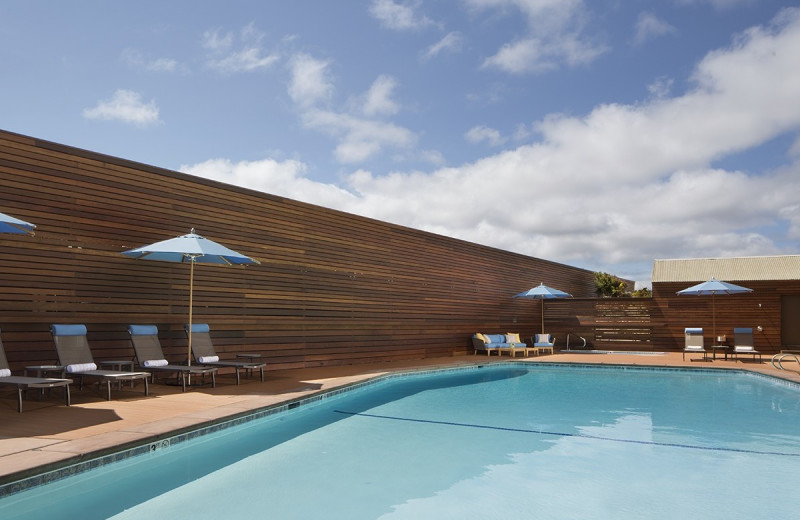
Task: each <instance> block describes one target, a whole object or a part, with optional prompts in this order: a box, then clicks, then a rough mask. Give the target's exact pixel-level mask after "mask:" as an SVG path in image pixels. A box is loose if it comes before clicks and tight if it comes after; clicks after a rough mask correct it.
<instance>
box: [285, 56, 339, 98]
mask: <svg viewBox="0 0 800 520" xmlns="http://www.w3.org/2000/svg"><path fill="white" fill-rule="evenodd" d="M289 67H290V69H291V78H290V80H289V96H290V97H291V98H292V100H293V101H294V102H295V103H297V104H298V105H300V107H303V108H305V107H310V106H313V105H315V104H317V103H320V102H324V101H327V100H328V99H330V97H331V95H332V94H333V90H334V87H333V83H332V81H331V79H330V70H329V67H330V63H329V62H327V61H325V60H318V59H316V58H314V57H313V56H310V55H308V54H298V55H296V56H294V57H293V58H292V59H291V61H290V63H289Z"/></svg>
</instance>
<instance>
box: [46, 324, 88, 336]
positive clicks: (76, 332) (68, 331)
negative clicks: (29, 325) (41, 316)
mask: <svg viewBox="0 0 800 520" xmlns="http://www.w3.org/2000/svg"><path fill="white" fill-rule="evenodd" d="M50 330H51V331H52V333H53V336H85V335H86V325H52V326H51V327H50Z"/></svg>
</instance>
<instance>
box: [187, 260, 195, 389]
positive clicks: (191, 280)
mask: <svg viewBox="0 0 800 520" xmlns="http://www.w3.org/2000/svg"><path fill="white" fill-rule="evenodd" d="M189 263H190V267H189V359H188V364H189V366H192V301H193V300H194V257H193V256H192V257H191V261H190V262H189ZM189 377H191V376H189ZM190 383H191V381H190Z"/></svg>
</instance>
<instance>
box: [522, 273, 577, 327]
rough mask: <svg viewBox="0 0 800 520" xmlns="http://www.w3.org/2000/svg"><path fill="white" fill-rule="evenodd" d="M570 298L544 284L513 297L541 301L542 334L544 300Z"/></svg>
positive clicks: (567, 294) (568, 295)
mask: <svg viewBox="0 0 800 520" xmlns="http://www.w3.org/2000/svg"><path fill="white" fill-rule="evenodd" d="M570 297H572V295H571V294H569V293H565V292H564V291H559V290H558V289H553V288H552V287H548V286H546V285H545V284H544V283H541V284H539V285H538V286H536V287H534V288H533V289H529V290H527V291H525V292H521V293H519V294H515V295H514V298H530V299H532V300H542V334H544V300H551V299H553V298H570Z"/></svg>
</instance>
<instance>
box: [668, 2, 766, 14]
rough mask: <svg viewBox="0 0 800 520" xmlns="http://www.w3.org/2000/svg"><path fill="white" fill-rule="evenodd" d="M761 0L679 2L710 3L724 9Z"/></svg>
mask: <svg viewBox="0 0 800 520" xmlns="http://www.w3.org/2000/svg"><path fill="white" fill-rule="evenodd" d="M758 1H759V0H678V3H679V4H685V5H693V4H710V5H711V6H713V7H714V8H715V9H718V10H720V11H724V10H726V9H733V8H736V7H740V6H745V5H752V4H755V3H757V2H758Z"/></svg>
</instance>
